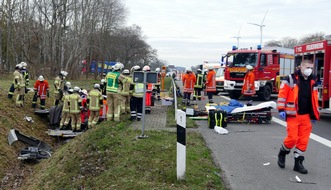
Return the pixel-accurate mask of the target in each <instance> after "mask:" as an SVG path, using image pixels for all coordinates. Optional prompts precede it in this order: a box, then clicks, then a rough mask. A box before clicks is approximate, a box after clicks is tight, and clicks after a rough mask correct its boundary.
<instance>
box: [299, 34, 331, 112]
mask: <svg viewBox="0 0 331 190" xmlns="http://www.w3.org/2000/svg"><path fill="white" fill-rule="evenodd" d="M294 53H295V63H296V64H300V63H301V61H302V60H303V59H310V60H312V61H313V63H315V70H314V74H315V75H316V76H317V80H318V83H319V86H318V92H319V93H318V100H319V106H320V108H321V109H323V110H330V108H331V105H330V103H331V94H330V91H331V77H330V75H331V71H330V65H331V37H327V39H326V40H322V41H317V42H312V43H307V44H302V45H299V46H295V47H294Z"/></svg>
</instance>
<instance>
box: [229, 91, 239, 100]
mask: <svg viewBox="0 0 331 190" xmlns="http://www.w3.org/2000/svg"><path fill="white" fill-rule="evenodd" d="M240 95H241V92H240V91H235V90H231V91H229V97H230V98H231V99H235V100H238V98H239V97H240Z"/></svg>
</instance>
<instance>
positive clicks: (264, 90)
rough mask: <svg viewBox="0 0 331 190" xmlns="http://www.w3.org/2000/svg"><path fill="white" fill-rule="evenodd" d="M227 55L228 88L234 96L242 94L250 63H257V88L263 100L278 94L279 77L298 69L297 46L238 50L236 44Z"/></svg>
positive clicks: (255, 65)
mask: <svg viewBox="0 0 331 190" xmlns="http://www.w3.org/2000/svg"><path fill="white" fill-rule="evenodd" d="M224 58H226V68H225V75H224V90H225V91H227V92H228V93H229V96H230V98H231V99H238V98H239V97H240V96H241V89H242V87H243V82H244V81H243V80H244V77H245V74H246V65H251V66H253V68H254V70H253V72H254V75H255V90H256V94H257V95H258V97H259V99H261V100H269V99H270V97H271V94H272V93H278V86H279V80H280V79H279V78H280V77H279V76H281V75H288V74H290V73H292V72H293V71H294V69H295V65H294V55H293V49H288V48H281V47H265V48H263V49H262V48H261V46H258V48H257V49H252V48H250V49H248V48H246V49H237V48H236V47H235V46H233V48H232V51H229V52H228V53H227V54H226V55H225V56H222V59H224Z"/></svg>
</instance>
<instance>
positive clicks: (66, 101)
mask: <svg viewBox="0 0 331 190" xmlns="http://www.w3.org/2000/svg"><path fill="white" fill-rule="evenodd" d="M69 96H70V95H69V94H67V95H64V96H63V107H62V112H64V113H69V111H70V106H69Z"/></svg>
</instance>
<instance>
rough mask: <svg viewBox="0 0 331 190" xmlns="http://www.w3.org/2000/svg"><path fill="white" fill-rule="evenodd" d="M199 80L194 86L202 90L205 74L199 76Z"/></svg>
mask: <svg viewBox="0 0 331 190" xmlns="http://www.w3.org/2000/svg"><path fill="white" fill-rule="evenodd" d="M196 76H197V80H196V82H195V84H194V88H202V84H203V74H197V75H196Z"/></svg>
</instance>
